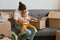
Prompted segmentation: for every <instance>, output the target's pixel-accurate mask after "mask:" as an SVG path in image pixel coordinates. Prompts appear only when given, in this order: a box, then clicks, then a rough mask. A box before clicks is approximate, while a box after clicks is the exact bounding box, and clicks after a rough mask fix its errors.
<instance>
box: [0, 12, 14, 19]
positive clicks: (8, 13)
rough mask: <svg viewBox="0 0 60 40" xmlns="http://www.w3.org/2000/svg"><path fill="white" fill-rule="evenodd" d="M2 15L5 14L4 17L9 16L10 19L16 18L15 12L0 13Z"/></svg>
mask: <svg viewBox="0 0 60 40" xmlns="http://www.w3.org/2000/svg"><path fill="white" fill-rule="evenodd" d="M0 13H2V14H4V15H9V18H13V17H14V12H13V11H11V12H5V11H0Z"/></svg>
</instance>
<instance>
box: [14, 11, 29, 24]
mask: <svg viewBox="0 0 60 40" xmlns="http://www.w3.org/2000/svg"><path fill="white" fill-rule="evenodd" d="M27 13H28V14H29V12H28V11H27ZM26 18H27V19H30V18H29V15H28V16H27V17H26ZM14 19H15V20H24V18H23V17H22V16H21V13H20V11H18V10H16V11H15V13H14ZM28 23H29V21H27V20H24V21H23V23H22V24H28Z"/></svg>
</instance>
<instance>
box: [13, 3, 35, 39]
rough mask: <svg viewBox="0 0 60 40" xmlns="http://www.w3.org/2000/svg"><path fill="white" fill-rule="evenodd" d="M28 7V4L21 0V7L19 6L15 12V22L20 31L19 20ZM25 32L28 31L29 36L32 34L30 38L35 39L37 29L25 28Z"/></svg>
mask: <svg viewBox="0 0 60 40" xmlns="http://www.w3.org/2000/svg"><path fill="white" fill-rule="evenodd" d="M26 10H27V9H26V6H25V5H24V4H23V3H21V2H19V7H18V9H17V10H16V11H15V13H14V19H15V24H16V29H17V30H18V31H20V29H21V27H22V26H21V25H20V24H21V22H20V21H19V19H20V17H21V13H22V12H25V11H26ZM25 32H26V34H27V35H28V36H30V37H31V39H30V40H33V38H34V36H35V31H34V30H32V29H25Z"/></svg>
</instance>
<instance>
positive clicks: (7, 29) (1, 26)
mask: <svg viewBox="0 0 60 40" xmlns="http://www.w3.org/2000/svg"><path fill="white" fill-rule="evenodd" d="M1 34H4V35H5V36H11V23H10V22H9V21H6V22H0V35H1Z"/></svg>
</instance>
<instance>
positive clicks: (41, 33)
mask: <svg viewBox="0 0 60 40" xmlns="http://www.w3.org/2000/svg"><path fill="white" fill-rule="evenodd" d="M57 30H58V29H56V28H45V29H42V30H38V32H37V33H36V35H35V36H54V35H56V31H57Z"/></svg>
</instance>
